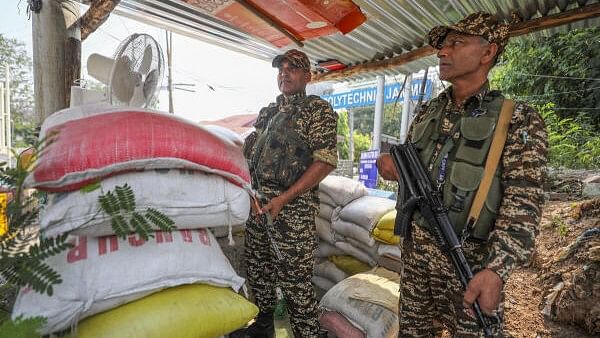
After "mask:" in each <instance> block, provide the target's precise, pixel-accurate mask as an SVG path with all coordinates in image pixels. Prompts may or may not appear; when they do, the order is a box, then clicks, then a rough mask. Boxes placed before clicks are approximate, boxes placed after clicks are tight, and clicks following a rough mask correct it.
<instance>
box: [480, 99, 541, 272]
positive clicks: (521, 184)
mask: <svg viewBox="0 0 600 338" xmlns="http://www.w3.org/2000/svg"><path fill="white" fill-rule="evenodd" d="M547 148H548V135H547V132H546V129H545V126H544V122H543V120H542V118H541V116H540V115H539V114H538V113H537V112H536V111H535V110H534V109H533V108H531V107H529V106H528V105H526V104H524V103H517V104H516V107H515V113H514V114H513V117H512V120H511V126H510V129H509V134H508V137H507V140H506V144H505V146H504V151H503V154H502V165H503V172H502V183H503V189H504V195H503V199H502V202H501V205H500V210H499V213H498V218H497V219H496V225H495V229H494V231H493V232H492V234H491V236H490V244H491V248H490V252H489V256H488V259H487V265H486V266H487V267H488V268H489V269H491V270H493V271H495V272H496V273H497V274H498V275H499V276H500V277H501V278H502V280H503V281H504V282H506V280H507V279H508V275H509V274H510V272H511V271H512V270H513V269H515V268H516V267H518V266H519V265H522V264H523V263H525V262H527V260H529V258H530V256H531V254H532V252H533V249H534V244H535V238H536V236H537V234H538V232H539V228H538V226H539V223H540V217H541V212H542V211H541V207H542V204H543V198H544V195H543V182H544V177H545V167H546V162H547Z"/></svg>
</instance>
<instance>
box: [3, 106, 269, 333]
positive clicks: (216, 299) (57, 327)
mask: <svg viewBox="0 0 600 338" xmlns="http://www.w3.org/2000/svg"><path fill="white" fill-rule="evenodd" d="M47 136H49V137H52V138H53V139H54V141H53V142H52V143H50V144H49V145H48V147H47V148H46V149H44V151H43V153H42V155H41V156H40V158H39V161H38V164H37V166H36V167H35V168H34V171H33V172H32V173H31V174H30V175H29V177H28V179H27V183H28V185H29V186H30V187H32V188H37V189H39V190H42V191H47V192H49V193H48V202H47V205H46V206H45V208H44V210H43V211H42V213H41V219H40V223H41V225H40V227H41V231H42V234H43V236H46V237H52V236H56V235H59V234H63V233H70V234H72V235H73V236H71V238H70V240H71V242H72V243H73V247H72V248H71V249H70V250H69V251H67V252H64V253H62V254H59V255H57V256H53V257H51V258H50V259H48V261H47V263H48V264H49V265H50V266H51V267H52V268H53V269H54V270H56V271H57V272H58V273H59V274H60V275H61V277H62V280H63V281H62V283H61V284H58V285H56V286H55V287H54V292H53V295H52V296H47V295H45V294H39V293H36V292H33V291H32V290H30V289H28V288H24V289H22V290H21V291H20V292H19V295H18V298H17V300H16V303H15V306H14V311H13V317H17V316H19V315H23V316H24V317H31V316H43V317H45V318H46V320H47V321H46V324H45V326H44V327H43V331H42V333H43V334H49V333H51V332H56V331H61V330H65V329H69V328H71V329H73V328H75V327H76V326H77V324H78V323H80V325H81V331H80V332H79V335H78V336H79V337H89V336H90V335H91V334H92V333H93V334H94V336H95V337H101V336H102V337H117V336H122V337H124V336H127V337H136V336H140V337H141V336H144V337H164V336H166V335H167V334H169V335H172V334H173V333H174V331H173V329H174V328H177V330H178V331H177V334H176V336H178V337H197V336H201V337H216V336H220V335H223V334H225V333H228V332H230V331H233V330H235V329H237V328H239V327H241V326H243V325H244V324H245V323H246V322H247V321H248V320H250V319H251V318H252V317H254V315H255V314H256V312H257V309H256V307H255V306H254V305H252V304H250V303H248V302H247V301H246V300H245V299H243V298H242V297H241V296H238V295H237V294H236V292H237V291H238V290H239V289H240V287H241V286H242V285H243V282H244V280H243V279H242V278H241V277H239V276H238V275H237V274H236V272H235V271H234V270H233V268H232V267H231V265H230V263H229V261H228V260H227V258H226V257H225V256H224V255H223V252H222V251H221V249H220V247H219V245H218V243H217V241H216V239H215V238H214V237H213V235H212V233H211V232H210V231H209V230H207V229H206V228H209V227H231V226H234V225H239V224H244V223H245V221H246V218H247V217H248V213H249V208H250V206H249V198H248V192H247V190H248V189H249V181H250V177H249V172H248V168H247V165H246V161H245V159H244V157H243V155H242V153H241V150H240V148H239V147H238V146H237V145H235V144H234V143H233V142H231V141H229V140H227V139H226V138H222V137H219V136H218V135H216V134H214V133H211V132H209V131H208V130H206V129H203V128H201V127H199V126H197V125H195V124H193V123H191V122H188V121H186V120H183V119H180V118H176V117H174V116H173V115H168V114H163V113H158V112H153V111H148V110H142V109H131V108H127V109H104V108H97V109H95V108H93V109H90V107H85V108H81V107H78V108H72V109H66V110H63V111H60V112H57V113H56V114H54V115H52V116H51V117H49V118H48V119H47V120H46V121H45V122H44V125H43V126H42V130H41V135H40V137H41V138H45V137H47ZM125 184H127V185H129V186H130V187H131V188H132V190H133V192H134V194H135V199H136V205H135V211H137V212H139V213H140V214H144V213H145V212H146V211H147V210H148V208H152V209H155V210H158V211H160V212H162V213H163V214H165V215H167V216H168V217H169V218H171V219H172V220H173V221H174V222H175V226H176V228H177V230H175V231H173V232H172V233H167V232H161V231H156V232H155V233H154V236H153V237H152V238H149V239H148V240H144V239H143V238H141V237H140V236H139V235H135V234H131V235H129V236H126V238H117V237H116V236H114V233H113V228H112V226H111V217H109V216H108V215H106V214H105V213H104V212H102V209H101V207H100V205H99V202H98V198H99V196H100V195H101V194H103V193H106V192H107V191H114V190H115V188H116V187H117V186H123V185H125ZM82 188H83V189H82ZM130 211H133V209H131V210H130ZM198 283H202V285H199V284H198ZM167 288H169V289H167ZM162 289H167V290H164V291H161V290H162ZM192 295H196V297H200V299H198V298H194V296H192ZM192 300H194V301H192ZM126 303H127V304H126ZM122 304H125V305H122ZM116 307H118V308H116ZM114 308H116V309H114ZM111 309H113V310H111ZM177 309H180V310H177ZM108 310H111V311H108ZM100 312H103V313H100ZM222 313H229V314H232V315H231V316H230V317H229V318H226V319H225V320H219V321H215V320H214V319H215V318H220V319H221V318H222ZM167 314H168V316H165V315H167ZM86 317H87V319H84V318H86ZM82 319H84V320H83V321H81V322H80V320H82ZM167 319H168V320H167ZM127 330H129V331H127ZM99 332H100V333H101V334H100V335H99Z"/></svg>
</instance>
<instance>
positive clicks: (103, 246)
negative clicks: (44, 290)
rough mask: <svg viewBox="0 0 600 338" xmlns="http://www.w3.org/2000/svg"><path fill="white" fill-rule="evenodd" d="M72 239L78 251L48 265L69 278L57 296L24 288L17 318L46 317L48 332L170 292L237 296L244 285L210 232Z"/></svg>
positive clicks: (56, 288)
mask: <svg viewBox="0 0 600 338" xmlns="http://www.w3.org/2000/svg"><path fill="white" fill-rule="evenodd" d="M72 239H73V240H74V244H75V246H74V247H73V248H72V249H70V250H69V251H66V252H63V253H61V254H59V255H57V256H53V257H50V258H49V259H48V260H47V261H46V262H47V263H48V264H49V265H50V266H51V267H52V268H53V269H54V270H55V271H56V272H58V273H59V274H60V276H61V278H62V280H63V282H62V283H61V284H58V285H56V286H54V294H53V295H52V296H50V297H49V296H47V295H45V294H40V293H37V292H35V291H33V290H31V289H29V288H23V289H21V291H20V292H19V295H18V296H17V299H16V302H15V305H14V308H13V313H12V316H13V318H16V317H18V316H20V315H23V317H34V316H42V317H45V318H46V319H47V322H46V324H45V325H44V327H43V328H42V332H41V333H42V334H49V333H51V332H55V331H59V330H63V329H66V328H69V327H70V326H71V325H74V324H75V323H77V322H78V321H79V320H80V319H82V318H85V317H88V316H91V315H93V314H95V313H99V312H102V311H106V310H110V309H112V308H114V307H117V306H118V305H121V304H124V303H127V302H130V301H133V300H135V299H139V298H141V297H143V296H145V295H148V294H150V293H153V292H156V291H159V290H161V289H164V288H168V287H173V286H177V285H181V284H190V283H199V282H201V283H206V284H211V285H216V286H222V287H231V288H232V289H233V290H235V291H236V292H237V291H238V290H239V289H240V287H241V286H242V285H243V283H244V279H243V278H241V277H239V276H238V275H237V274H236V272H235V271H234V270H233V267H232V266H231V264H230V263H229V261H228V260H227V258H226V257H225V255H224V254H223V252H222V251H221V248H220V247H219V244H218V243H217V241H216V239H215V238H214V237H213V235H212V234H211V233H210V231H208V230H206V229H197V230H181V231H174V232H172V233H171V234H169V233H163V232H156V233H155V237H154V238H151V239H150V240H148V241H147V242H146V241H144V240H142V239H140V238H139V237H138V236H137V235H131V236H129V237H128V238H127V239H125V240H120V239H117V238H116V237H114V236H109V237H96V238H93V237H86V236H81V237H73V238H72Z"/></svg>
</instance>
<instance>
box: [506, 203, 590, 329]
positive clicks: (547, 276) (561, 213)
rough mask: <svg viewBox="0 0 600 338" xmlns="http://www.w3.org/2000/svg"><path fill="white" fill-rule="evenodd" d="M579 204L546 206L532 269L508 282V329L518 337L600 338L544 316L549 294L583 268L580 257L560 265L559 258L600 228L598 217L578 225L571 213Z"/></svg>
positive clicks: (516, 272)
mask: <svg viewBox="0 0 600 338" xmlns="http://www.w3.org/2000/svg"><path fill="white" fill-rule="evenodd" d="M577 203H580V202H573V201H564V202H563V201H550V202H548V203H547V204H546V205H545V207H544V210H543V218H542V222H541V225H540V228H541V229H540V234H539V236H538V238H537V242H536V252H535V255H534V258H533V260H532V262H531V264H530V266H528V267H524V268H521V269H519V270H517V271H515V272H513V274H512V275H511V276H510V278H509V280H508V283H507V286H506V301H505V306H506V317H505V318H506V329H507V331H508V333H509V334H511V335H513V336H514V337H536V338H537V337H598V336H593V335H590V334H587V333H586V332H585V331H584V330H582V329H580V328H578V327H575V326H571V325H568V324H561V323H557V322H554V321H552V320H549V319H547V318H545V317H544V316H543V315H542V312H541V310H542V307H543V303H544V301H543V298H544V296H545V294H546V293H547V292H546V290H549V289H551V288H552V287H553V286H554V285H555V284H556V282H557V279H559V278H561V277H562V276H566V275H567V274H569V273H571V272H572V271H573V270H574V269H577V268H578V267H579V266H580V265H582V262H581V261H579V260H577V259H576V257H574V258H572V259H569V260H565V261H564V262H561V263H556V258H557V255H559V253H561V252H562V250H563V249H564V248H566V247H567V246H568V245H569V244H570V243H572V242H573V241H574V240H575V239H576V238H577V237H578V236H579V235H580V234H581V233H582V232H583V231H584V230H586V229H589V228H592V227H598V226H600V218H599V217H597V216H596V217H584V218H582V219H581V220H578V221H575V220H574V218H573V217H572V216H571V213H572V209H573V207H574V206H575V205H576V204H577ZM561 220H562V222H561ZM595 283H597V284H598V283H600V281H599V280H597V281H595ZM595 301H596V303H597V302H598V301H600V299H596V300H595ZM597 320H600V318H597Z"/></svg>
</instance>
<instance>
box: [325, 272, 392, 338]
mask: <svg viewBox="0 0 600 338" xmlns="http://www.w3.org/2000/svg"><path fill="white" fill-rule="evenodd" d="M383 270H384V269H382V268H376V269H373V270H371V271H368V272H365V273H360V274H356V275H354V276H350V277H348V278H346V279H344V280H343V281H341V282H339V283H337V284H336V285H334V286H333V287H332V288H331V289H330V290H329V291H328V292H327V293H326V294H325V295H324V296H323V298H322V299H321V302H320V303H319V307H320V308H322V309H325V310H327V311H337V312H338V313H340V314H341V315H343V316H344V317H346V318H347V319H348V320H349V321H351V322H352V323H353V324H356V326H357V327H359V328H360V329H361V330H362V331H364V332H366V333H367V337H368V338H392V337H394V338H395V337H397V335H398V328H399V327H398V313H397V309H396V311H392V310H390V309H389V306H388V305H386V306H384V305H382V304H391V303H394V302H395V304H396V307H397V304H398V297H399V292H398V291H397V290H398V285H399V284H398V280H397V279H390V278H388V276H392V274H391V272H389V271H385V272H384V273H383V274H382V273H380V272H381V271H383ZM395 276H397V274H396V275H395ZM365 296H368V298H365Z"/></svg>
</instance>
